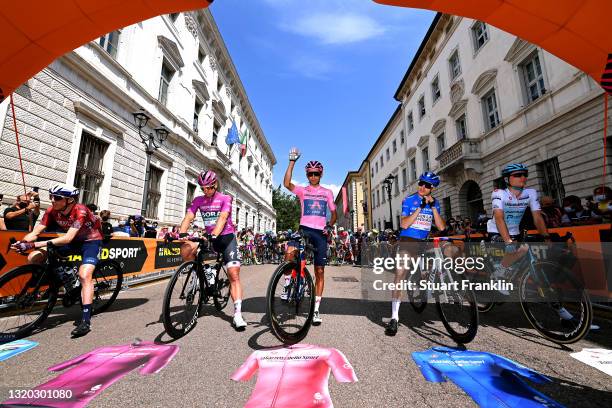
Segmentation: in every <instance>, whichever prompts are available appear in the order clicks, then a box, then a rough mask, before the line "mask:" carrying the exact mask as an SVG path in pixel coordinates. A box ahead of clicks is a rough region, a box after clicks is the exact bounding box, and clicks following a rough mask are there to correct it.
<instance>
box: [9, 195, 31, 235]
mask: <svg viewBox="0 0 612 408" xmlns="http://www.w3.org/2000/svg"><path fill="white" fill-rule="evenodd" d="M37 198H38V193H28V194H21V195H18V196H17V200H16V201H15V204H13V206H12V207H9V208H7V209H5V210H4V222H5V224H6V229H7V230H14V231H30V227H31V226H32V225H34V224H35V223H36V220H37V219H38V216H39V215H40V201H38V200H36V199H37Z"/></svg>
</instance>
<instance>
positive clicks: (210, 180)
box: [198, 170, 217, 187]
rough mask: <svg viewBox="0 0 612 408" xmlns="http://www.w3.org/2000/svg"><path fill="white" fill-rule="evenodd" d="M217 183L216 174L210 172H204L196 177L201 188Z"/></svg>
mask: <svg viewBox="0 0 612 408" xmlns="http://www.w3.org/2000/svg"><path fill="white" fill-rule="evenodd" d="M216 182H217V173H215V172H214V171H212V170H206V171H203V172H202V173H200V175H199V176H198V184H200V186H202V187H206V186H210V185H213V184H215V183H216Z"/></svg>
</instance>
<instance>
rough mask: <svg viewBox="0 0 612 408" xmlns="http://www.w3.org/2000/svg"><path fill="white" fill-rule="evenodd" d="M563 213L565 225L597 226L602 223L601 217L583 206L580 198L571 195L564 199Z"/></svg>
mask: <svg viewBox="0 0 612 408" xmlns="http://www.w3.org/2000/svg"><path fill="white" fill-rule="evenodd" d="M563 211H564V212H565V214H564V215H563V217H562V218H561V220H562V223H563V225H585V224H595V223H597V222H599V221H601V217H599V216H597V215H596V214H594V213H593V212H592V211H591V210H588V209H586V208H584V207H583V206H582V202H581V200H580V197H578V196H575V195H569V196H567V197H565V198H564V199H563Z"/></svg>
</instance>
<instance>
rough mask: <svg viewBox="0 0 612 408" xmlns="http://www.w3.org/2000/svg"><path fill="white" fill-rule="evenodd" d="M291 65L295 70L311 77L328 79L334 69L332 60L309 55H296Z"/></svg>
mask: <svg viewBox="0 0 612 408" xmlns="http://www.w3.org/2000/svg"><path fill="white" fill-rule="evenodd" d="M290 65H291V70H292V71H293V72H296V73H298V74H299V75H301V76H303V77H306V78H310V79H323V80H324V79H328V78H329V76H328V75H329V74H330V73H331V72H332V71H333V66H332V64H331V63H330V62H328V61H325V60H323V59H321V58H317V57H313V56H309V55H300V56H297V57H295V58H294V59H293V60H292V61H291V63H290Z"/></svg>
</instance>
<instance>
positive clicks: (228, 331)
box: [0, 265, 612, 408]
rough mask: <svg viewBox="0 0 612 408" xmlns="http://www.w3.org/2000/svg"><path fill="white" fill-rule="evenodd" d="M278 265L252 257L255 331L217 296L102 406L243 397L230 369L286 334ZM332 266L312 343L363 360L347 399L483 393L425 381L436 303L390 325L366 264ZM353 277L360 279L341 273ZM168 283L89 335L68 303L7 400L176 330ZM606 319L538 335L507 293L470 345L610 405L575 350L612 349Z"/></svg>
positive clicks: (246, 310) (9, 365) (585, 401)
mask: <svg viewBox="0 0 612 408" xmlns="http://www.w3.org/2000/svg"><path fill="white" fill-rule="evenodd" d="M273 269H274V266H270V265H263V266H249V267H245V268H243V271H242V279H243V284H244V287H245V297H246V299H245V301H244V302H243V315H244V317H245V320H247V322H248V323H249V326H248V328H247V329H246V331H244V332H241V333H238V332H235V331H234V330H233V328H232V327H231V325H230V320H231V318H230V316H231V312H232V306H231V305H230V306H228V307H227V308H226V310H225V313H221V314H218V313H216V312H213V307H212V306H211V307H210V308H207V309H206V312H205V313H204V315H203V316H201V317H200V318H199V320H198V324H197V326H196V327H195V329H194V330H193V331H192V332H190V333H189V334H188V335H187V336H185V337H184V338H182V339H179V340H177V341H174V342H173V344H177V345H179V346H180V351H179V353H178V354H177V355H176V357H175V358H174V359H173V360H172V361H171V362H170V364H168V365H167V366H166V367H165V368H164V369H163V370H161V371H160V372H159V373H157V374H155V375H148V376H142V375H139V374H138V372H137V371H133V372H132V373H130V374H129V375H127V376H126V377H124V378H123V379H121V380H120V381H118V382H117V383H115V384H113V385H112V386H111V387H110V388H108V389H107V390H105V391H103V392H102V393H101V395H99V396H97V397H96V398H95V399H94V400H93V401H92V402H91V404H90V406H94V407H122V408H125V407H132V406H138V407H170V406H172V407H174V406H184V407H241V406H243V405H244V403H245V402H246V401H247V400H248V398H249V395H250V393H251V391H252V389H253V386H254V383H255V380H251V381H250V382H246V383H237V382H234V381H232V380H230V375H231V374H232V373H233V372H234V370H236V369H237V368H238V367H239V366H240V365H241V364H242V363H243V362H244V360H245V359H246V358H247V357H248V356H249V355H250V353H251V352H253V350H256V349H261V348H266V347H271V346H276V345H278V344H279V342H278V341H277V340H276V339H275V338H274V336H273V335H272V334H271V333H270V331H269V330H268V327H267V325H266V324H265V320H264V315H265V301H264V296H265V290H266V286H267V282H268V278H269V276H270V274H271V272H272V270H273ZM326 275H327V276H326V288H325V296H324V298H323V303H322V306H321V312H322V315H323V324H322V325H321V326H319V327H313V328H312V329H311V331H310V333H309V335H308V337H307V338H306V340H305V341H304V343H309V344H316V345H321V346H326V347H334V348H337V349H339V350H340V351H342V352H343V353H344V354H345V355H346V356H347V358H348V360H349V361H350V363H351V364H352V366H353V367H354V369H355V372H356V374H357V377H358V378H359V382H357V383H354V384H350V383H337V382H336V381H335V380H334V379H330V392H331V396H332V399H333V401H334V405H335V406H336V407H386V408H389V407H405V406H411V407H440V406H444V407H448V408H450V407H463V406H474V405H475V404H474V402H473V401H472V399H471V398H470V397H468V396H467V395H466V394H465V393H464V392H463V391H462V390H461V389H460V388H458V387H457V386H456V385H455V384H453V383H452V382H450V381H449V382H445V383H429V382H427V381H425V380H424V378H423V376H422V374H421V373H420V371H419V369H418V368H417V366H416V364H415V363H414V362H413V360H412V358H411V353H412V352H414V351H421V350H426V349H428V348H430V347H432V346H435V345H447V346H454V343H453V342H452V340H451V339H450V338H449V337H448V336H447V335H446V332H445V330H444V327H443V326H442V324H441V323H440V322H439V319H438V317H437V314H436V312H435V308H434V307H429V308H427V309H426V310H425V312H424V313H423V314H422V315H416V314H415V313H414V312H413V311H412V309H411V307H410V306H409V305H408V304H407V303H404V304H403V305H402V309H401V311H400V330H399V332H398V334H397V335H396V336H395V337H388V336H386V335H385V334H384V328H383V325H384V322H383V320H384V321H386V318H387V317H388V316H389V315H390V303H389V302H383V301H363V300H361V293H362V292H361V286H360V285H361V284H360V280H361V270H360V269H359V268H354V267H349V266H345V267H328V268H327V273H326ZM351 277H352V278H355V279H348V281H347V279H337V278H351ZM334 278H336V279H334ZM351 280H352V281H351ZM355 280H356V281H355ZM165 285H166V281H161V282H157V283H153V284H148V285H144V286H141V287H134V288H129V289H127V290H124V291H122V292H121V294H120V295H119V298H118V300H117V301H116V303H115V304H114V305H113V307H112V308H111V309H110V310H109V311H108V312H107V313H104V314H102V315H100V316H96V317H95V318H94V319H93V331H92V332H91V333H90V334H89V335H87V336H86V337H83V338H80V339H75V340H72V339H70V337H69V333H70V331H71V330H72V328H73V326H72V322H73V321H74V319H75V318H76V317H77V316H78V314H79V311H78V310H77V308H74V307H73V308H71V309H62V308H56V312H57V313H56V314H53V315H52V316H51V317H50V318H49V319H48V320H47V322H46V323H45V326H44V328H43V330H41V331H39V332H38V333H35V334H34V335H32V336H30V337H29V339H31V340H34V341H37V342H39V343H40V345H39V346H38V347H36V348H35V349H33V350H30V351H27V352H25V353H23V354H20V355H18V356H16V357H13V358H11V359H9V360H6V361H4V362H1V363H0V401H1V400H4V399H6V398H7V397H8V392H9V390H10V389H24V388H33V387H35V386H36V385H38V384H41V383H43V382H45V381H48V380H49V379H51V378H53V377H55V376H56V375H57V374H55V373H50V372H48V371H47V370H46V369H47V368H48V367H50V366H52V365H54V364H57V363H59V362H62V361H65V360H68V359H71V358H73V357H75V356H77V355H80V354H82V353H85V352H88V351H90V350H92V349H94V348H97V347H102V346H108V345H116V344H125V343H130V342H132V341H133V340H134V339H135V338H140V339H142V340H145V341H157V342H171V340H172V339H170V338H169V337H168V336H167V335H166V334H165V333H164V329H163V324H162V323H161V322H160V312H161V309H162V296H163V293H164V289H165ZM226 313H227V314H226ZM596 323H597V324H599V325H600V326H601V329H600V330H599V331H598V333H594V332H592V333H591V334H589V336H588V337H587V338H586V339H584V340H582V341H580V342H579V343H577V344H573V345H571V346H570V347H561V346H558V345H556V344H553V343H550V342H548V341H546V340H544V339H542V338H540V337H538V335H537V334H536V332H535V331H534V330H533V329H531V328H530V326H529V324H528V323H527V321H526V320H525V319H524V317H523V316H522V313H521V312H520V307H519V306H518V305H504V306H502V307H499V308H498V309H494V313H493V314H487V315H481V326H480V328H479V332H478V336H477V337H476V339H475V340H474V341H473V342H472V343H470V344H469V345H468V348H469V349H472V350H481V351H487V352H493V353H497V354H500V355H503V356H505V357H507V358H510V359H512V360H515V361H517V362H519V363H522V364H524V365H526V366H528V367H531V368H533V369H535V370H537V371H539V372H541V373H542V374H544V375H546V376H548V377H550V378H551V379H552V383H550V384H544V385H534V384H532V385H534V388H536V389H538V390H540V391H541V392H543V393H545V394H546V395H549V396H550V397H552V398H553V399H555V400H557V401H558V402H560V403H561V404H563V405H566V406H570V407H572V406H575V407H598V408H599V407H604V406H610V405H611V404H612V381H611V378H610V376H608V375H606V374H604V373H603V372H601V371H598V370H596V369H594V368H592V367H590V366H588V365H586V364H583V363H581V362H579V361H577V360H575V359H573V358H572V357H571V356H570V353H571V352H574V351H580V350H582V349H583V348H607V349H612V323H611V322H610V321H608V320H605V319H602V318H599V319H597V320H596Z"/></svg>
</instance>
